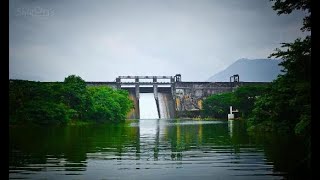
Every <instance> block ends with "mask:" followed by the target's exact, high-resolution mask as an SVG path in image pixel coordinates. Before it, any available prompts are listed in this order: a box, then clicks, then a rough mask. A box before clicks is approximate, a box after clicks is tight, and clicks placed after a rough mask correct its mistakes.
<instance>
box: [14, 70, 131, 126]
mask: <svg viewBox="0 0 320 180" xmlns="http://www.w3.org/2000/svg"><path fill="white" fill-rule="evenodd" d="M132 106H133V103H132V101H131V100H130V99H129V97H128V92H126V91H124V90H113V89H111V88H109V87H87V86H86V83H85V81H84V80H83V79H81V78H80V77H78V76H75V75H71V76H68V77H67V78H65V80H64V82H51V83H47V82H33V81H23V80H14V81H13V80H11V81H9V121H10V123H24V124H25V123H36V124H65V123H68V122H71V121H77V120H93V121H99V122H104V121H121V120H124V119H125V118H126V115H127V113H128V112H129V110H130V109H131V108H132Z"/></svg>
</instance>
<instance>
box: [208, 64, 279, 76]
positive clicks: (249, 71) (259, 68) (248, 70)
mask: <svg viewBox="0 0 320 180" xmlns="http://www.w3.org/2000/svg"><path fill="white" fill-rule="evenodd" d="M280 62H281V60H276V59H239V60H237V61H236V62H234V63H233V64H231V65H230V66H229V67H227V68H226V69H225V70H223V71H221V72H219V73H217V74H215V75H213V76H211V77H210V78H209V79H208V81H210V82H228V81H230V76H232V75H234V74H239V79H240V81H245V82H271V81H273V80H274V79H276V78H277V76H278V75H279V74H281V73H282V72H281V69H282V66H279V65H278V64H279V63H280Z"/></svg>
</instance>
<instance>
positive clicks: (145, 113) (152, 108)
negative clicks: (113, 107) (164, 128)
mask: <svg viewBox="0 0 320 180" xmlns="http://www.w3.org/2000/svg"><path fill="white" fill-rule="evenodd" d="M139 106H140V119H159V116H158V110H157V105H156V101H155V99H154V95H153V93H140V99H139Z"/></svg>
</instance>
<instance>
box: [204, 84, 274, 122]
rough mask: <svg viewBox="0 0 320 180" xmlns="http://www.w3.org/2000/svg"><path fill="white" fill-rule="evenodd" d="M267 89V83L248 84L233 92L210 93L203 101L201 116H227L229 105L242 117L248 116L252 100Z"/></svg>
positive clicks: (252, 106) (252, 104) (252, 105)
mask: <svg viewBox="0 0 320 180" xmlns="http://www.w3.org/2000/svg"><path fill="white" fill-rule="evenodd" d="M268 89H269V86H268V85H248V86H241V87H239V88H237V89H236V90H235V91H234V92H228V93H222V94H215V95H211V96H209V97H208V98H206V99H205V100H204V101H203V112H202V116H203V117H213V118H227V114H229V111H230V110H229V107H230V106H233V109H238V110H239V111H240V113H241V115H242V117H249V115H250V114H251V112H252V109H253V108H254V102H255V100H256V99H258V98H260V96H262V95H263V94H264V93H266V92H267V91H268Z"/></svg>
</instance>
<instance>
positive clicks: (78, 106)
mask: <svg viewBox="0 0 320 180" xmlns="http://www.w3.org/2000/svg"><path fill="white" fill-rule="evenodd" d="M86 86H87V85H86V82H85V81H84V80H83V79H82V78H81V77H79V76H76V75H70V76H68V77H66V78H65V79H64V86H63V99H64V101H65V103H66V104H67V106H68V107H69V108H71V109H74V110H75V114H74V118H75V119H83V118H84V116H85V112H86V111H88V108H89V106H90V105H89V102H90V101H89V98H88V94H87V89H86Z"/></svg>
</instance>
